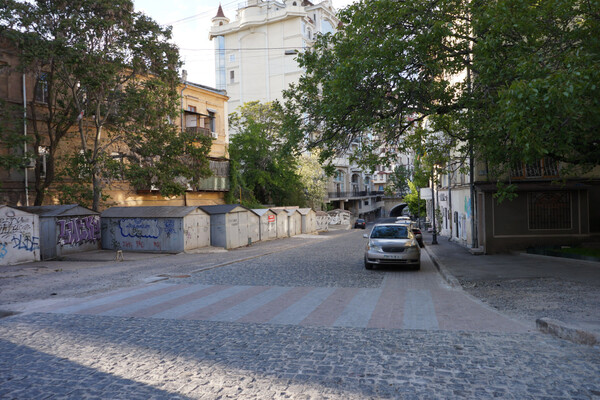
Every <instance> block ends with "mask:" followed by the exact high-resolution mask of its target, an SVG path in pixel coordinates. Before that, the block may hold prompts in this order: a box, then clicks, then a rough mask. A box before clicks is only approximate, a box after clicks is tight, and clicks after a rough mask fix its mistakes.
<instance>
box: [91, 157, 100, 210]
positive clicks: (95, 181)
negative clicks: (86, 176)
mask: <svg viewBox="0 0 600 400" xmlns="http://www.w3.org/2000/svg"><path fill="white" fill-rule="evenodd" d="M92 190H93V194H94V197H93V200H92V210H94V211H100V197H101V195H102V180H101V179H100V174H99V173H98V171H97V170H96V166H94V167H93V168H92Z"/></svg>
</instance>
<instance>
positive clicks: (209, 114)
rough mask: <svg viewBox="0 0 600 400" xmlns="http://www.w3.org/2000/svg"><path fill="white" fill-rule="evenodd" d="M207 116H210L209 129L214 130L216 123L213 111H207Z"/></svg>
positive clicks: (215, 129)
mask: <svg viewBox="0 0 600 400" xmlns="http://www.w3.org/2000/svg"><path fill="white" fill-rule="evenodd" d="M208 117H209V118H210V122H209V124H210V131H211V132H216V131H217V124H216V119H215V113H214V112H212V111H209V112H208Z"/></svg>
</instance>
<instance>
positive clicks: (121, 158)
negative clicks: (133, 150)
mask: <svg viewBox="0 0 600 400" xmlns="http://www.w3.org/2000/svg"><path fill="white" fill-rule="evenodd" d="M110 158H112V159H113V161H115V162H117V163H118V167H117V168H118V171H117V177H118V178H120V179H121V180H125V155H124V154H123V153H119V152H116V151H114V152H111V153H110Z"/></svg>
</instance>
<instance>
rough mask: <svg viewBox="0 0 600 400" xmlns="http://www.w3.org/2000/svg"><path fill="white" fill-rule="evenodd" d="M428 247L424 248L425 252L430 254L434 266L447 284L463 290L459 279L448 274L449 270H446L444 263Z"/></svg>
mask: <svg viewBox="0 0 600 400" xmlns="http://www.w3.org/2000/svg"><path fill="white" fill-rule="evenodd" d="M427 247H428V246H425V247H424V249H425V251H426V252H427V254H429V258H431V261H432V262H433V265H435V268H436V269H437V270H438V272H439V273H440V275H442V278H444V280H445V281H446V283H448V285H450V286H451V287H453V288H462V285H461V284H460V282H459V281H458V279H456V277H454V275H452V274H451V273H450V272H448V269H447V268H446V266H445V265H444V263H442V262H441V261H440V260H439V259H438V258H437V257H436V255H435V254H434V253H433V251H429V249H428V248H427Z"/></svg>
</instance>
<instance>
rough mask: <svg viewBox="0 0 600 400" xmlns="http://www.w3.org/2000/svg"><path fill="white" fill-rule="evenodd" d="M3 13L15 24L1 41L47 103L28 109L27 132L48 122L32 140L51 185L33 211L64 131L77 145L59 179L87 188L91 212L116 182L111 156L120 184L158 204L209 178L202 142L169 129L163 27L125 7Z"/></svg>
mask: <svg viewBox="0 0 600 400" xmlns="http://www.w3.org/2000/svg"><path fill="white" fill-rule="evenodd" d="M8 4H9V6H10V7H12V9H13V10H14V13H13V15H14V17H12V19H10V20H9V19H8V18H7V19H6V21H8V22H6V24H5V25H6V26H8V25H9V24H10V26H11V27H13V28H15V27H16V28H18V29H13V30H6V31H5V32H8V33H7V35H10V36H11V37H12V39H13V42H14V43H16V44H17V46H18V47H19V48H20V49H21V51H22V52H23V57H22V68H23V69H24V70H27V71H35V73H36V74H37V77H38V78H40V77H43V79H38V80H37V81H38V85H39V84H41V85H43V90H45V91H46V92H47V102H46V104H43V105H42V106H38V105H37V103H36V105H34V104H33V103H34V102H32V105H31V109H32V113H31V114H32V118H33V119H34V120H36V121H37V122H36V123H34V128H35V127H36V126H37V125H38V124H39V121H46V120H51V121H54V122H53V123H52V125H50V124H49V123H46V128H45V129H43V130H39V131H36V141H39V142H40V143H48V144H49V153H50V157H49V158H50V159H51V165H52V168H51V169H52V174H51V178H52V179H51V180H49V179H48V178H47V179H46V180H45V181H44V183H43V185H42V186H41V187H40V188H39V189H40V190H37V189H38V188H37V187H36V190H37V192H38V196H41V198H36V204H38V203H39V204H41V202H42V201H43V193H44V189H46V188H48V187H49V186H50V184H51V183H52V180H53V179H54V175H55V174H54V154H55V152H56V151H57V149H58V148H59V142H60V141H61V139H62V138H64V137H65V135H66V134H67V132H70V131H72V130H76V132H77V134H78V137H79V146H77V147H78V148H77V149H76V151H75V152H74V154H71V155H70V157H69V158H70V163H73V162H75V163H79V164H80V167H79V168H64V171H65V172H69V171H75V173H76V176H71V178H72V179H71V181H72V182H73V184H74V185H75V184H76V183H78V182H79V181H80V180H81V179H83V178H85V179H87V182H88V183H87V185H85V184H83V185H80V186H79V187H80V188H81V189H84V188H85V187H88V188H90V190H91V198H92V208H93V209H95V210H97V209H98V208H99V206H100V201H101V199H102V191H103V189H104V188H105V187H106V186H107V185H108V184H110V182H111V180H112V179H113V178H115V176H114V171H115V168H114V160H113V158H112V156H111V154H112V153H115V152H117V153H120V155H119V157H124V159H125V162H124V163H123V166H124V170H122V171H120V174H119V175H120V176H119V178H121V179H122V178H127V179H128V180H130V182H131V183H132V185H133V186H134V187H136V188H147V189H149V188H150V187H155V188H157V189H159V190H160V192H161V194H162V195H165V196H171V195H177V194H181V193H183V192H184V191H185V190H186V189H187V188H188V187H189V186H192V187H193V186H194V184H195V182H197V180H198V179H199V178H200V177H202V176H206V175H207V174H209V172H208V160H207V159H206V155H207V154H208V151H209V150H210V144H209V142H210V141H209V140H207V139H204V138H196V137H193V136H191V135H189V134H187V133H185V132H180V131H179V129H178V128H177V127H176V126H175V125H173V124H172V121H173V120H174V119H175V118H176V117H177V115H178V114H179V112H180V110H179V96H178V91H177V85H178V84H179V78H178V74H177V69H178V67H179V66H180V61H179V53H178V50H177V48H176V47H175V46H174V45H173V44H172V43H170V42H169V40H170V39H171V31H170V28H163V27H161V26H159V25H158V24H157V23H156V22H154V21H153V20H152V19H150V18H148V17H147V16H145V15H144V14H142V13H137V12H135V11H134V9H133V3H132V2H131V1H130V0H116V1H112V0H110V1H109V0H100V1H98V0H75V1H44V0H38V1H37V2H36V3H35V4H28V3H19V2H14V1H9V3H8ZM36 89H38V88H36ZM38 110H41V111H39V112H38ZM75 153H76V154H75ZM77 170H79V171H77ZM65 182H68V180H66V181H65Z"/></svg>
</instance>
